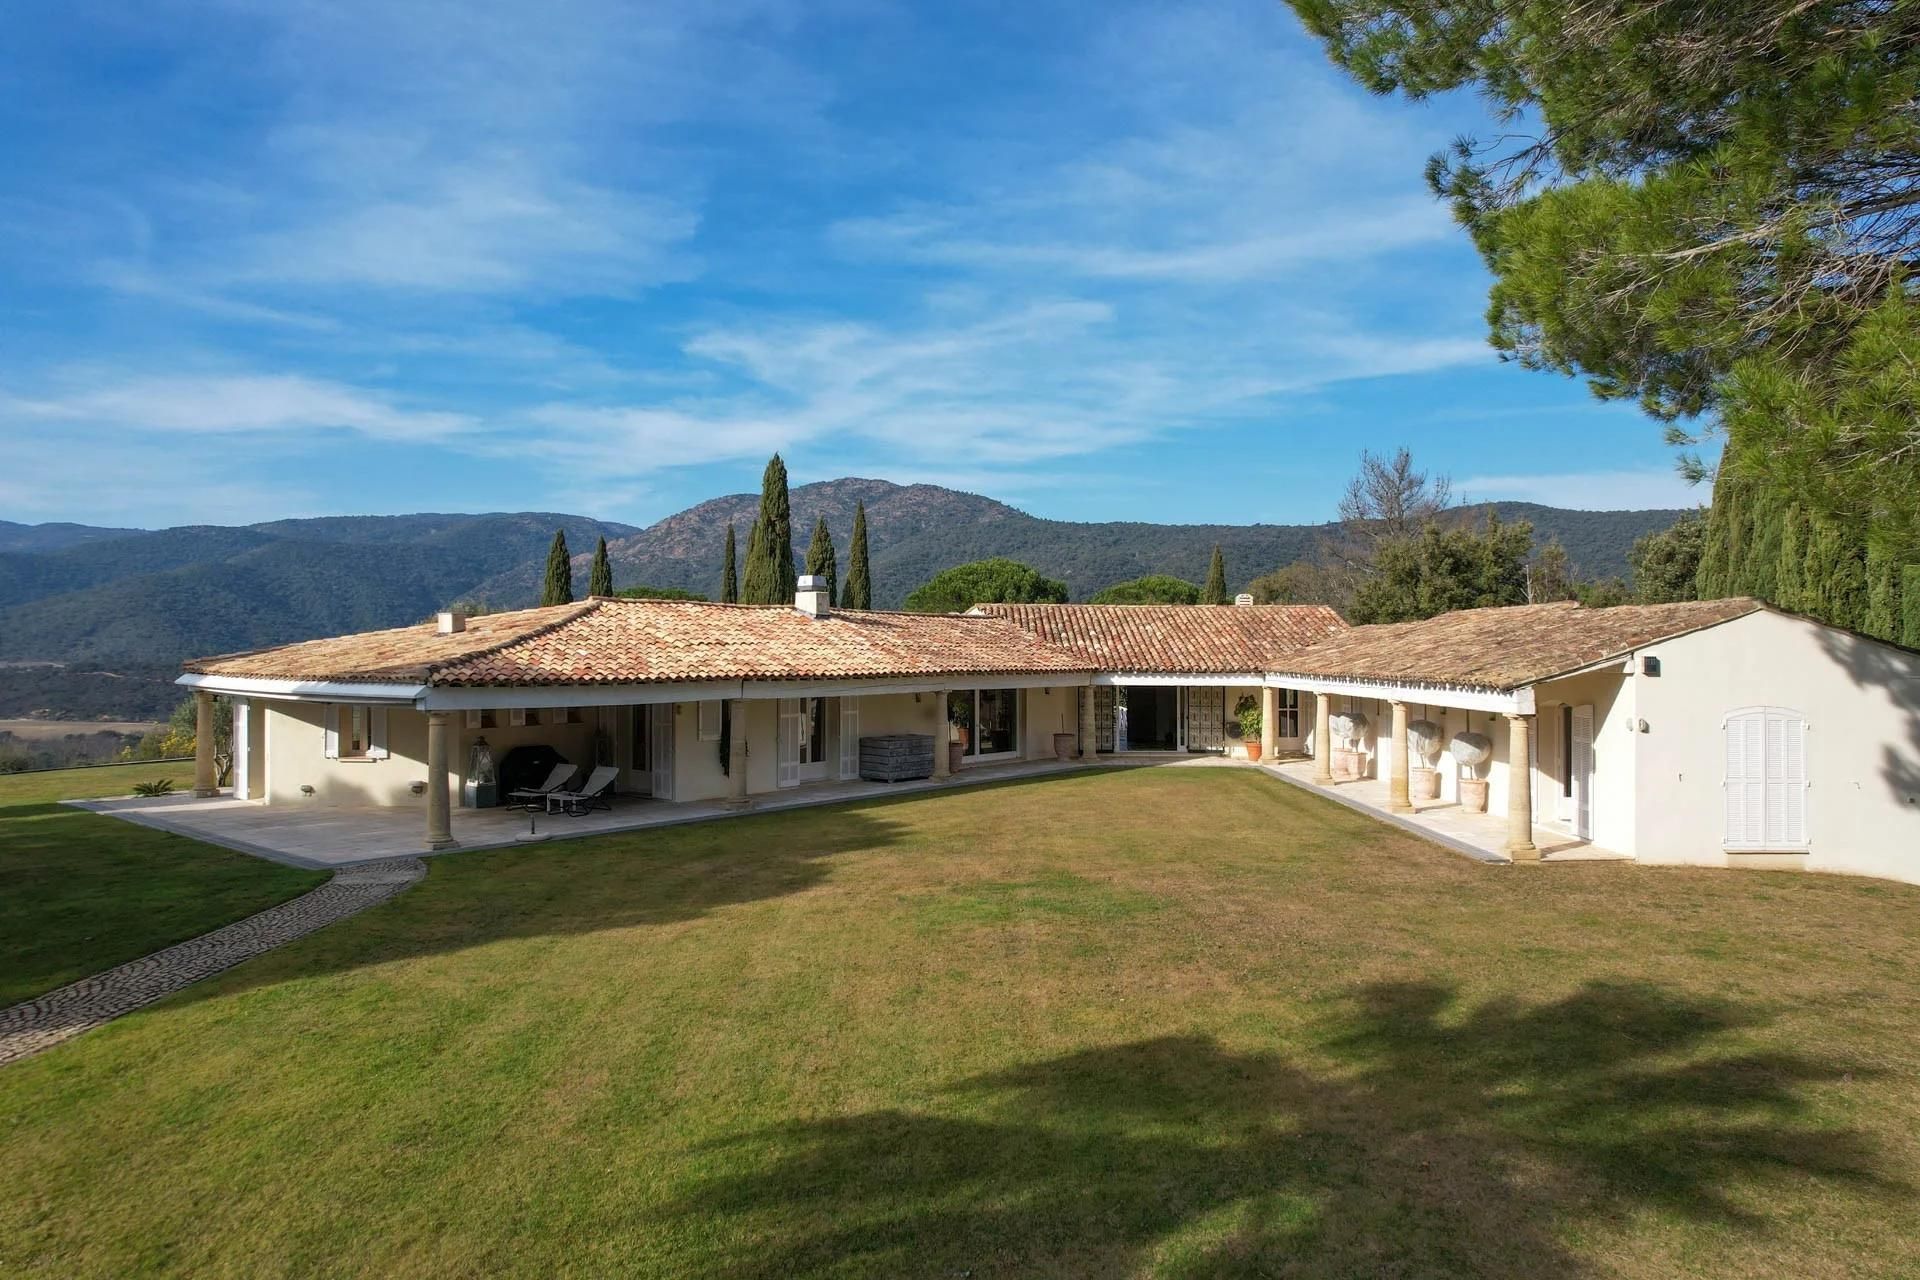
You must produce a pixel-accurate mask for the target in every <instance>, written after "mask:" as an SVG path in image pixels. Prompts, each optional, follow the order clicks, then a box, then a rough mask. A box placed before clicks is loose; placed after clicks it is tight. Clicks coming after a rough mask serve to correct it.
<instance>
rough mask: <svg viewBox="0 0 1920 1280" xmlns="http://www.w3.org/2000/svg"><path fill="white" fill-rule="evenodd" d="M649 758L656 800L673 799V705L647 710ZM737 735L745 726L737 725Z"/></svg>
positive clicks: (656, 705) (666, 704)
mask: <svg viewBox="0 0 1920 1280" xmlns="http://www.w3.org/2000/svg"><path fill="white" fill-rule="evenodd" d="M646 715H647V756H648V759H649V760H650V761H651V763H652V769H651V772H652V775H653V777H652V779H651V780H650V781H651V790H652V792H653V798H654V799H656V800H671V799H673V724H674V721H673V704H672V703H671V702H661V703H656V704H654V705H653V706H650V707H648V708H647V709H646ZM733 731H734V732H735V733H745V732H746V726H745V725H735V726H734V729H733Z"/></svg>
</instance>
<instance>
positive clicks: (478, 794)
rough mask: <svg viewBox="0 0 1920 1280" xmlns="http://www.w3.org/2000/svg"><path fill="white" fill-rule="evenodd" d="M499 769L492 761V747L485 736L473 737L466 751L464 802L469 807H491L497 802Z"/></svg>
mask: <svg viewBox="0 0 1920 1280" xmlns="http://www.w3.org/2000/svg"><path fill="white" fill-rule="evenodd" d="M499 783H500V771H499V770H498V769H497V768H496V767H495V766H494V763H493V748H492V747H490V746H488V745H487V740H486V739H485V738H475V739H474V740H473V749H472V750H471V751H469V752H468V753H467V785H466V793H467V794H466V802H467V808H469V809H491V808H493V806H494V805H495V804H497V803H498V802H499V796H498V794H497V793H498V789H499Z"/></svg>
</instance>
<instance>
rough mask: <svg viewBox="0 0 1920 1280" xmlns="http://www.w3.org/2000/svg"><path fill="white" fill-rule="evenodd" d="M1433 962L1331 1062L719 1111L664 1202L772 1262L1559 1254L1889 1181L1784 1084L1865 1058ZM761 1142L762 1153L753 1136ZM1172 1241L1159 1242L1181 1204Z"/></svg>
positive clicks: (1111, 1055) (1862, 1150)
mask: <svg viewBox="0 0 1920 1280" xmlns="http://www.w3.org/2000/svg"><path fill="white" fill-rule="evenodd" d="M1454 1005H1455V1000H1454V997H1453V995H1452V994H1451V992H1450V991H1449V989H1448V988H1445V987H1441V986H1433V985H1382V986H1370V987H1365V988H1362V989H1360V990H1359V991H1358V992H1357V994H1356V995H1355V997H1354V998H1353V1000H1352V1002H1351V1004H1350V1006H1349V1009H1350V1012H1349V1013H1348V1014H1346V1015H1345V1016H1343V1017H1341V1018H1339V1020H1338V1022H1337V1023H1336V1024H1334V1025H1333V1026H1332V1027H1330V1028H1329V1031H1330V1034H1331V1037H1332V1038H1331V1040H1330V1041H1327V1042H1323V1043H1322V1045H1321V1048H1322V1050H1325V1051H1330V1053H1331V1055H1332V1057H1333V1058H1334V1060H1335V1061H1336V1063H1337V1065H1336V1066H1335V1067H1334V1068H1333V1069H1332V1070H1331V1071H1327V1072H1323V1073H1316V1072H1315V1071H1312V1070H1307V1069H1304V1068H1302V1067H1300V1066H1296V1065H1294V1064H1292V1063H1290V1062H1289V1061H1287V1059H1286V1058H1285V1057H1283V1056H1282V1055H1281V1054H1279V1053H1275V1052H1268V1051H1260V1052H1236V1051H1233V1050H1230V1049H1227V1048H1223V1047H1222V1046H1221V1045H1220V1044H1219V1043H1218V1042H1216V1041H1215V1040H1213V1039H1211V1038H1209V1037H1204V1036H1185V1037H1165V1038H1159V1039H1152V1040H1144V1041H1139V1042H1135V1043H1131V1044H1122V1045H1117V1046H1113V1047H1109V1048H1100V1049H1090V1050H1086V1051H1083V1052H1078V1053H1073V1054H1068V1055H1066V1056H1064V1057H1059V1058H1054V1059H1052V1060H1049V1061H1044V1062H1037V1063H1034V1064H1031V1065H1028V1066H1024V1067H1017V1068H1014V1069H1012V1070H1008V1071H1004V1072H997V1073H993V1074H989V1075H984V1076H981V1077H977V1078H975V1079H972V1080H968V1081H965V1082H963V1083H961V1084H960V1085H958V1086H956V1087H955V1088H953V1089H952V1090H950V1091H949V1095H950V1097H951V1100H952V1103H953V1110H954V1111H956V1112H959V1113H962V1114H960V1115H957V1116H956V1115H931V1114H922V1113H913V1112H906V1111H901V1110H893V1109H890V1110H882V1111H874V1112H869V1113H866V1114H864V1115H856V1116H851V1117H846V1118H838V1119H832V1120H825V1121H819V1122H812V1123H805V1124H796V1125H792V1126H785V1127H780V1128H774V1129H769V1130H764V1131H759V1132H753V1133H748V1134H744V1135H742V1136H740V1137H737V1138H733V1139H729V1140H727V1141H725V1142H723V1143H718V1144H715V1145H716V1147H717V1148H718V1150H716V1151H714V1152H712V1153H710V1154H713V1155H715V1156H719V1157H723V1158H727V1159H732V1160H740V1161H746V1162H750V1163H752V1164H756V1165H758V1166H759V1167H758V1168H756V1169H755V1170H754V1171H752V1172H746V1173H738V1174H730V1175H727V1176H723V1177H717V1178H714V1179H712V1180H710V1181H709V1182H707V1183H706V1184H705V1185H703V1186H701V1187H699V1188H698V1189H697V1190H695V1191H693V1192H691V1193H689V1194H687V1195H686V1196H684V1198H682V1199H681V1200H679V1201H678V1202H676V1203H673V1204H670V1205H669V1206H667V1207H666V1209H665V1210H663V1215H664V1218H665V1220H666V1221H667V1222H668V1223H670V1224H672V1225H674V1226H676V1227H680V1228H684V1229H685V1230H686V1231H687V1233H688V1234H690V1235H696V1236H705V1237H708V1238H717V1239H719V1240H721V1241H723V1242H724V1244H723V1247H724V1248H726V1249H728V1250H730V1253H729V1254H728V1256H726V1257H725V1258H724V1259H723V1260H720V1261H718V1262H717V1263H716V1265H715V1268H714V1270H715V1271H716V1272H718V1273H721V1274H727V1275H733V1276H740V1277H767V1278H771V1277H775V1276H790V1275H797V1274H804V1273H807V1272H810V1271H814V1270H832V1271H834V1272H835V1273H836V1274H846V1273H863V1274H875V1275H908V1274H911V1275H973V1276H981V1275H997V1274H1007V1275H1030V1274H1067V1275H1112V1274H1121V1273H1132V1272H1134V1271H1136V1270H1139V1269H1141V1268H1143V1267H1152V1268H1153V1269H1154V1270H1156V1271H1157V1272H1158V1273H1160V1274H1165V1275H1174V1276H1200V1275H1207V1276H1214V1275H1232V1274H1255V1275H1263V1276H1266V1275H1294V1276H1335V1275H1341V1276H1344V1275H1410V1274H1420V1275H1435V1274H1470V1275H1475V1276H1482V1277H1512V1278H1514V1280H1519V1278H1520V1277H1537V1276H1566V1275H1578V1274H1583V1273H1586V1272H1589V1271H1594V1270H1600V1269H1601V1268H1600V1266H1599V1265H1598V1264H1597V1263H1594V1262H1592V1261H1590V1260H1589V1259H1587V1258H1583V1257H1582V1256H1580V1255H1579V1254H1578V1253H1576V1252H1575V1251H1574V1250H1573V1249H1572V1248H1571V1247H1570V1246H1569V1245H1568V1243H1567V1242H1566V1233H1567V1232H1569V1231H1576V1230H1578V1229H1579V1228H1582V1227H1597V1226H1602V1225H1605V1224H1610V1223H1617V1224H1622V1225H1624V1223H1625V1220H1627V1219H1629V1218H1631V1217H1633V1216H1634V1215H1637V1214H1641V1213H1650V1214H1653V1215H1656V1216H1659V1217H1662V1218H1665V1219H1677V1220H1680V1221H1681V1222H1685V1223H1698V1224H1705V1225H1707V1226H1708V1227H1720V1228H1725V1229H1731V1230H1734V1231H1738V1232H1741V1233H1749V1234H1760V1233H1764V1232H1766V1231H1767V1230H1768V1223H1767V1221H1766V1220H1765V1219H1764V1218H1762V1217H1760V1216H1759V1215H1757V1214H1756V1213H1754V1212H1753V1211H1752V1210H1751V1209H1749V1208H1747V1207H1745V1205H1746V1204H1748V1203H1751V1201H1752V1199H1753V1198H1754V1196H1755V1195H1756V1194H1757V1193H1760V1192H1763V1191H1764V1192H1766V1193H1769V1194H1773V1195H1782V1194H1788V1193H1791V1192H1794V1191H1796V1190H1805V1189H1809V1188H1812V1187H1814V1186H1816V1185H1818V1184H1825V1185H1828V1186H1830V1187H1840V1188H1844V1189H1846V1190H1848V1191H1850V1192H1851V1193H1852V1194H1855V1195H1859V1196H1866V1197H1887V1198H1889V1199H1890V1201H1891V1202H1892V1203H1896V1204H1897V1203H1903V1202H1904V1199H1903V1198H1904V1197H1905V1196H1907V1195H1910V1194H1911V1193H1910V1191H1909V1190H1908V1188H1907V1187H1905V1186H1904V1185H1903V1184H1902V1183H1901V1181H1900V1180H1899V1178H1898V1177H1897V1176H1895V1175H1893V1174H1891V1173H1889V1172H1886V1171H1884V1170H1882V1169H1881V1168H1880V1167H1879V1165H1878V1163H1877V1159H1876V1151H1875V1149H1874V1147H1873V1145H1872V1143H1871V1142H1870V1140H1869V1139H1868V1138H1867V1137H1866V1136H1865V1135H1863V1134H1861V1133H1859V1132H1857V1131H1854V1130H1847V1129H1837V1128H1829V1127H1821V1126H1819V1125H1817V1124H1815V1123H1813V1122H1811V1121H1809V1120H1808V1119H1807V1118H1806V1112H1807V1110H1808V1105H1809V1104H1808V1101H1807V1099H1806V1098H1805V1097H1804V1090H1805V1088H1806V1086H1809V1085H1813V1084H1817V1083H1819V1082H1823V1081H1830V1080H1835V1079H1838V1078H1840V1077H1842V1076H1844V1075H1847V1074H1848V1073H1851V1074H1852V1075H1853V1076H1855V1077H1860V1076H1863V1075H1866V1074H1868V1073H1866V1072H1864V1071H1862V1069H1861V1068H1859V1067H1857V1066H1852V1065H1850V1064H1847V1063H1844V1062H1841V1061H1838V1060H1835V1059H1832V1058H1826V1057H1819V1056H1813V1055H1806V1054H1795V1053H1772V1052H1769V1053H1728V1054H1720V1053H1717V1052H1716V1051H1715V1048H1714V1042H1715V1041H1716V1040H1717V1039H1718V1038H1720V1037H1721V1036H1723V1035H1725V1034H1727V1033H1729V1032H1737V1031H1739V1030H1741V1029H1743V1028H1746V1027H1750V1026H1753V1025H1756V1024H1757V1023H1758V1021H1759V1019H1758V1018H1757V1017H1756V1016H1755V1015H1753V1014H1750V1013H1743V1012H1742V1011H1741V1010H1739V1009H1738V1008H1736V1007H1735V1006H1732V1005H1726V1004H1713V1003H1702V1002H1698V1001H1694V1000H1690V999H1687V998H1683V997H1680V996H1676V995H1671V994H1668V993H1665V992H1663V991H1661V990H1659V989H1657V988H1654V987H1650V986H1643V985H1634V986H1612V985H1592V986H1589V987H1587V988H1585V989H1583V990H1581V991H1578V992H1576V993H1574V994H1573V995H1571V996H1568V997H1567V998H1565V999H1562V1000H1560V1001H1557V1002H1555V1003H1552V1004H1547V1005H1541V1006H1533V1007H1520V1006H1517V1005H1513V1004H1509V1003H1502V1002H1491V1003H1488V1004H1485V1005H1482V1006H1480V1007H1479V1008H1476V1009H1472V1010H1468V1011H1465V1012H1464V1014H1462V1012H1461V1011H1459V1010H1457V1009H1456V1008H1455V1007H1454ZM764 1152H771V1155H766V1154H763V1153H764ZM1188 1229H1191V1230H1192V1233H1193V1234H1192V1236H1191V1237H1190V1238H1189V1239H1187V1240H1170V1239H1169V1238H1170V1237H1175V1236H1177V1235H1179V1234H1180V1233H1181V1232H1182V1231H1183V1230H1188Z"/></svg>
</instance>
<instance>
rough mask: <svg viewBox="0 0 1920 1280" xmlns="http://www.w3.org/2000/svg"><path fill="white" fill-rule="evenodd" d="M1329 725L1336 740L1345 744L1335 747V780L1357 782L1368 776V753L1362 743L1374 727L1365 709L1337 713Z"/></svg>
mask: <svg viewBox="0 0 1920 1280" xmlns="http://www.w3.org/2000/svg"><path fill="white" fill-rule="evenodd" d="M1328 726H1329V728H1330V729H1331V731H1332V733H1333V737H1334V739H1335V740H1336V741H1338V742H1341V743H1344V744H1345V745H1344V746H1339V747H1335V748H1334V749H1333V780H1334V781H1335V782H1357V781H1358V780H1359V779H1361V778H1362V777H1364V776H1366V771H1367V770H1366V760H1367V753H1366V752H1365V751H1363V750H1361V749H1360V743H1361V741H1362V740H1363V739H1365V738H1366V736H1367V730H1368V729H1369V728H1371V727H1372V721H1370V720H1368V719H1367V715H1366V713H1365V712H1364V711H1342V712H1340V713H1338V714H1337V715H1335V716H1334V717H1333V718H1332V719H1331V720H1330V721H1329V722H1328Z"/></svg>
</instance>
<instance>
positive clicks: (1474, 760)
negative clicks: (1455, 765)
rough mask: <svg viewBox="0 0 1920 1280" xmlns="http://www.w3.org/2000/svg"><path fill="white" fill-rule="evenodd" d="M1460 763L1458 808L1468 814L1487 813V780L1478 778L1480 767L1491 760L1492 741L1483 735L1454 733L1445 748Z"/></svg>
mask: <svg viewBox="0 0 1920 1280" xmlns="http://www.w3.org/2000/svg"><path fill="white" fill-rule="evenodd" d="M1447 750H1448V752H1449V753H1450V754H1451V755H1452V756H1453V758H1454V759H1455V760H1457V761H1459V762H1460V765H1461V769H1462V772H1461V774H1460V807H1461V808H1462V809H1465V810H1466V811H1467V812H1468V813H1485V812H1486V811H1487V780H1486V779H1485V778H1483V777H1481V776H1480V774H1479V772H1478V770H1479V768H1480V766H1481V765H1483V764H1485V763H1486V762H1487V761H1488V760H1491V759H1492V758H1493V740H1492V739H1491V738H1489V737H1487V735H1486V734H1484V733H1471V732H1469V733H1456V734H1454V735H1453V742H1452V743H1451V744H1449V746H1448V747H1447Z"/></svg>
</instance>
